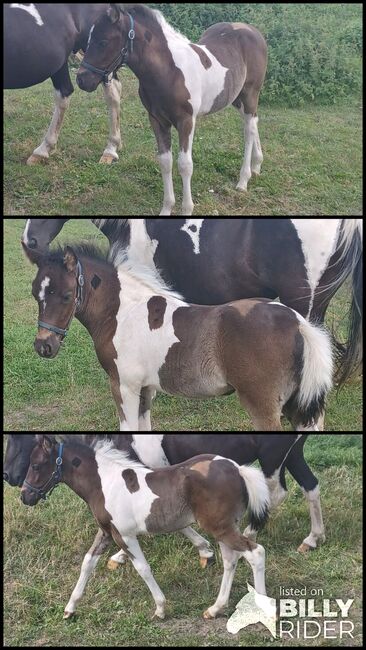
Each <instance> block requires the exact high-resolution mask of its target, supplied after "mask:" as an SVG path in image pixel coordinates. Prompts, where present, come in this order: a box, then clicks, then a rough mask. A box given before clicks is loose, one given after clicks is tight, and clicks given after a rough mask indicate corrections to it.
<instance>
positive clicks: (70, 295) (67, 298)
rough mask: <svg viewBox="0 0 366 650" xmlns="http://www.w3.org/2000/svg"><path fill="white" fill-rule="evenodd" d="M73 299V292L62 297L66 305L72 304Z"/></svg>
mask: <svg viewBox="0 0 366 650" xmlns="http://www.w3.org/2000/svg"><path fill="white" fill-rule="evenodd" d="M71 298H72V291H70V292H69V293H65V294H64V295H63V296H62V301H63V302H65V303H68V302H70V300H71Z"/></svg>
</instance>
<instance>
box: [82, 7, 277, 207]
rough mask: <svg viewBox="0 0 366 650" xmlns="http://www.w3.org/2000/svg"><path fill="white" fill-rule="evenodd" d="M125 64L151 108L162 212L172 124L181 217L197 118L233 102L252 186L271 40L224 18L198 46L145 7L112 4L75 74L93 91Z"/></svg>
mask: <svg viewBox="0 0 366 650" xmlns="http://www.w3.org/2000/svg"><path fill="white" fill-rule="evenodd" d="M122 65H128V67H129V68H130V69H131V70H132V71H133V73H134V74H135V75H136V77H137V78H138V80H139V84H140V90H139V94H140V98H141V101H142V103H143V105H144V106H145V108H146V110H147V111H148V113H149V118H150V123H151V126H152V129H153V131H154V134H155V137H156V141H157V145H158V152H159V155H158V157H159V163H160V167H161V172H162V176H163V183H164V202H163V207H162V210H161V212H160V216H168V215H170V214H171V213H172V210H173V208H174V206H175V195H174V187H173V176H172V170H173V155H172V142H171V129H172V126H174V127H175V128H176V129H177V131H178V137H179V149H180V153H179V158H178V167H179V173H180V175H181V177H182V181H183V204H182V214H183V215H188V216H189V215H192V214H193V210H194V203H193V199H192V191H191V180H192V175H193V160H192V148H193V140H194V134H195V129H196V123H197V119H198V117H199V116H200V115H209V114H212V113H216V112H218V111H220V110H222V109H224V108H226V107H227V106H231V105H233V106H234V107H235V108H236V109H238V110H239V113H240V115H241V117H242V118H243V122H244V125H245V126H244V130H245V137H246V145H245V154H244V162H243V166H242V169H241V173H240V180H239V183H238V185H237V189H238V190H241V191H247V187H248V182H249V180H250V179H251V177H252V175H259V174H260V171H261V166H262V163H263V153H262V147H261V143H260V138H259V132H258V117H257V109H258V101H259V94H260V91H261V89H262V86H263V83H264V79H265V75H266V71H267V44H266V41H265V39H264V37H263V36H262V34H261V33H260V32H259V31H258V30H257V29H256V28H255V27H253V26H252V25H246V24H244V23H219V24H217V25H213V26H212V27H210V28H209V29H208V30H207V31H206V32H205V33H204V34H203V36H202V38H201V40H200V41H199V42H198V43H197V44H193V43H190V41H189V40H188V39H187V38H186V37H185V36H183V35H182V34H180V33H178V32H177V31H176V30H174V29H173V27H172V26H171V25H169V24H168V23H167V21H166V20H165V18H164V17H163V15H162V14H161V13H160V12H158V11H156V10H153V9H150V8H149V7H146V6H145V5H140V4H115V3H114V4H111V5H110V8H109V9H108V11H107V12H106V13H105V14H103V15H102V16H101V17H100V19H99V20H98V21H97V23H96V25H95V27H94V29H93V32H92V34H91V38H90V41H89V43H88V48H87V51H86V54H85V57H84V60H83V62H82V64H81V67H80V70H79V72H78V75H77V83H78V85H79V88H81V90H85V91H87V92H94V91H95V90H96V89H97V87H98V86H99V84H100V83H102V81H103V80H104V79H105V78H106V76H108V75H109V74H111V73H112V72H115V71H116V70H117V69H118V68H120V67H121V66H122Z"/></svg>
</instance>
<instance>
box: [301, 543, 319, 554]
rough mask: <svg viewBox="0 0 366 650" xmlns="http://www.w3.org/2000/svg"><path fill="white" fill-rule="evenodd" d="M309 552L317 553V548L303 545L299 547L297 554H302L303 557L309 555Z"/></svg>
mask: <svg viewBox="0 0 366 650" xmlns="http://www.w3.org/2000/svg"><path fill="white" fill-rule="evenodd" d="M309 551H315V548H314V547H313V546H309V544H301V546H299V548H298V549H297V552H298V553H301V554H302V555H306V554H307V553H309Z"/></svg>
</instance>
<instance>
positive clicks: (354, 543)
mask: <svg viewBox="0 0 366 650" xmlns="http://www.w3.org/2000/svg"><path fill="white" fill-rule="evenodd" d="M305 450H306V454H305V455H306V457H307V460H308V462H309V463H310V466H311V468H312V470H313V471H314V472H315V474H316V475H317V476H318V478H319V479H320V484H321V494H322V505H323V514H324V520H325V525H326V530H327V541H326V543H325V544H324V545H323V546H322V547H320V548H319V549H318V550H317V551H315V552H313V553H311V554H309V555H308V556H306V557H304V556H301V555H299V554H298V553H297V552H296V548H297V546H298V545H299V543H301V541H302V540H303V538H304V537H305V536H306V535H307V534H308V533H309V511H308V506H307V504H306V502H305V500H304V498H303V496H302V493H301V491H300V489H299V487H298V486H297V485H296V484H294V482H292V481H291V480H290V481H289V497H288V499H287V501H286V503H285V504H284V505H283V506H282V507H281V508H280V509H279V510H278V511H277V512H276V513H275V514H274V515H273V516H272V518H271V520H270V523H269V525H268V526H267V528H266V529H265V531H263V533H261V535H260V542H261V543H262V544H263V545H264V546H265V548H266V553H267V588H268V593H269V595H270V596H272V597H275V598H279V590H280V587H285V588H290V587H292V588H295V589H299V588H304V587H306V589H307V593H309V590H310V589H323V590H324V598H331V599H334V598H342V599H343V600H344V601H346V600H347V599H348V598H353V599H355V602H354V605H353V607H352V610H351V615H350V618H351V620H352V621H353V622H354V624H355V638H354V640H347V639H345V640H343V641H340V640H334V641H332V640H328V641H326V642H325V641H324V640H322V639H320V640H319V639H317V640H313V641H311V640H306V641H303V640H300V641H297V642H295V641H293V642H287V641H286V645H289V646H291V647H294V646H298V645H301V646H305V647H308V646H309V647H319V646H321V647H329V646H332V647H333V646H334V647H336V646H349V645H351V646H362V541H361V535H362V437H361V435H350V434H344V435H325V434H319V435H316V434H312V435H311V436H310V437H309V440H308V442H307V444H306V448H305ZM4 496H5V498H4V528H5V533H4V588H5V601H4V625H5V630H4V634H5V637H4V640H5V645H6V646H14V647H19V646H56V647H59V646H66V647H78V646H93V647H98V646H101V647H109V646H111V647H113V646H119V647H123V646H132V647H134V646H142V647H144V646H154V647H159V646H161V647H168V646H170V647H171V646H173V647H190V646H192V647H202V646H223V647H230V646H231V647H240V646H245V647H251V646H256V647H258V646H259V647H262V646H269V645H271V646H274V647H283V644H284V642H283V641H280V640H276V641H272V640H271V636H270V634H269V632H267V631H266V630H265V629H264V628H262V627H261V626H254V627H250V628H248V629H246V630H244V631H242V632H241V633H240V634H239V635H238V636H235V637H233V636H231V635H229V634H228V633H227V631H226V619H225V618H219V619H218V620H217V621H214V622H205V621H203V620H202V618H201V615H202V612H203V611H204V610H205V609H206V608H207V606H208V605H211V604H212V603H213V601H214V599H215V597H216V594H217V593H218V590H219V585H220V582H221V577H222V565H221V560H220V558H219V556H218V555H217V563H216V565H214V566H211V567H210V568H209V569H208V570H206V571H202V570H201V568H200V567H199V563H198V556H197V553H196V551H195V550H194V549H193V548H192V547H191V545H190V544H189V542H187V540H185V539H184V538H183V537H181V536H179V535H178V534H176V535H166V536H157V537H154V538H150V537H148V538H147V537H145V538H142V540H141V541H142V547H143V550H144V552H145V554H146V557H147V559H148V561H149V563H150V564H151V567H152V570H153V572H154V575H155V578H156V580H157V582H158V583H159V585H160V587H161V588H162V590H163V592H164V593H165V595H166V597H167V600H168V609H167V620H166V621H165V622H163V623H160V622H152V621H151V615H152V613H153V609H154V608H153V602H152V599H151V596H150V594H149V592H148V590H147V588H146V586H145V584H144V583H143V582H142V580H141V579H140V578H139V576H138V575H137V574H136V573H135V571H134V569H133V567H132V566H131V565H130V564H127V565H126V566H125V567H124V568H122V569H121V570H118V571H116V572H114V573H110V572H108V571H107V570H106V561H107V557H108V554H106V555H105V557H103V558H102V560H101V562H100V564H99V567H98V569H97V571H96V575H95V577H93V578H92V579H91V581H90V584H89V586H88V589H87V592H86V594H85V597H84V599H83V600H82V602H81V604H80V606H79V610H78V616H77V618H76V619H75V620H73V621H69V622H66V623H65V622H63V620H62V615H63V610H64V607H65V605H66V603H67V602H68V599H69V596H70V594H71V591H72V589H73V587H74V586H75V584H76V581H77V579H78V576H79V571H80V566H81V562H82V559H83V556H84V554H85V552H86V551H87V549H88V548H89V546H90V545H91V542H92V540H93V537H94V533H95V532H96V525H95V522H94V520H93V518H92V517H91V515H90V513H89V511H88V508H87V507H86V505H85V504H84V503H83V502H82V501H81V500H80V499H79V498H78V497H76V495H74V494H73V493H72V492H71V491H70V490H69V489H68V488H67V487H65V486H62V487H60V488H59V489H58V490H56V491H55V492H54V493H53V495H52V496H51V498H50V499H49V500H48V501H47V502H46V503H42V504H40V505H38V506H37V507H36V508H26V507H24V506H22V505H21V503H20V500H19V490H18V489H14V488H10V487H9V486H6V487H5V495H4ZM248 580H251V571H250V568H249V567H248V565H247V564H246V563H245V562H244V561H242V562H240V564H239V567H238V571H237V574H236V578H235V581H234V586H233V592H232V597H231V600H230V607H229V612H228V613H229V614H231V613H232V612H233V611H234V609H235V605H236V603H238V602H239V600H240V599H241V598H242V597H243V596H244V595H245V593H246V583H247V581H248Z"/></svg>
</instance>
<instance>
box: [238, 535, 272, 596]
mask: <svg viewBox="0 0 366 650" xmlns="http://www.w3.org/2000/svg"><path fill="white" fill-rule="evenodd" d="M242 557H245V559H246V560H247V562H249V564H250V566H251V567H252V569H253V576H254V588H255V590H256V592H257V593H258V594H262V596H266V595H267V591H266V552H265V550H264V548H263V546H260V545H259V544H258V546H257V548H255V549H254V550H253V551H245V552H244V553H242Z"/></svg>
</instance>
